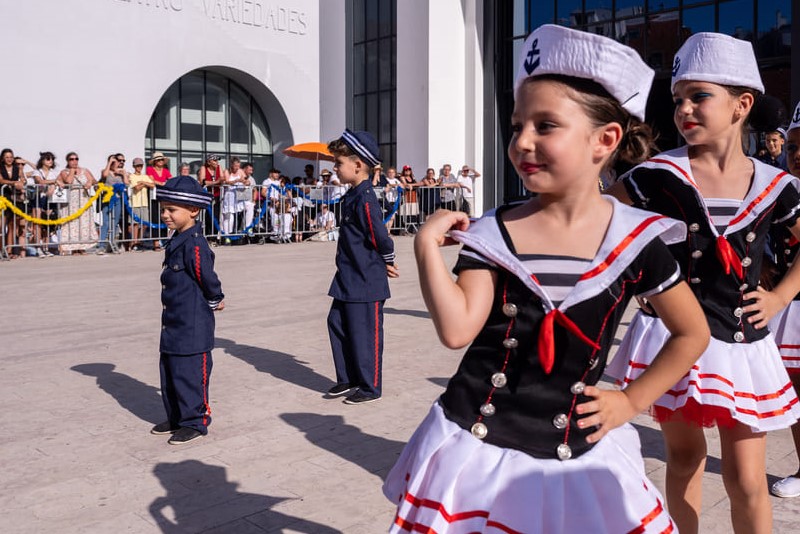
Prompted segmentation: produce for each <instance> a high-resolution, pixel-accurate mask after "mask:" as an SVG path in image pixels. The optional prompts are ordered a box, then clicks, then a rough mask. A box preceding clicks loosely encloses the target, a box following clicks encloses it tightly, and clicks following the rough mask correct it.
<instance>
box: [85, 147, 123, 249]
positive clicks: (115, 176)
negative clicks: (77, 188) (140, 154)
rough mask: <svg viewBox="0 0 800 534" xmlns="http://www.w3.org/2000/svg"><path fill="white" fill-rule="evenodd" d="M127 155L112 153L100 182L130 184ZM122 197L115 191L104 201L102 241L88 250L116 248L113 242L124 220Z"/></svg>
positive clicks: (111, 184)
mask: <svg viewBox="0 0 800 534" xmlns="http://www.w3.org/2000/svg"><path fill="white" fill-rule="evenodd" d="M124 165H125V156H123V155H122V154H112V155H110V156H108V159H107V160H106V167H105V168H104V169H103V170H102V171H101V172H100V182H101V183H104V184H106V185H108V186H111V187H113V186H115V185H116V184H125V186H129V185H130V180H128V173H127V172H126V171H125V167H124ZM122 209H123V206H122V198H121V197H120V196H119V195H118V194H117V193H114V196H113V197H112V198H111V199H110V200H109V201H108V202H103V203H102V217H103V221H102V224H101V226H100V242H99V243H98V244H97V246H95V247H92V248H91V249H88V252H94V253H96V254H105V253H106V252H112V251H114V250H116V248H115V247H114V246H113V242H114V241H115V239H116V235H117V227H118V226H119V224H120V222H122Z"/></svg>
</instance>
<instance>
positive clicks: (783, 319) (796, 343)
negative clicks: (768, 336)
mask: <svg viewBox="0 0 800 534" xmlns="http://www.w3.org/2000/svg"><path fill="white" fill-rule="evenodd" d="M769 330H770V332H772V335H773V336H775V342H776V343H777V344H778V352H780V355H781V360H782V361H783V366H784V367H786V370H787V371H788V372H789V374H790V375H793V374H800V302H798V301H796V300H793V301H792V302H790V303H789V305H788V306H787V307H785V308H784V309H783V310H781V311H780V313H778V314H777V315H776V316H775V317H773V318H772V320H771V321H770V322H769Z"/></svg>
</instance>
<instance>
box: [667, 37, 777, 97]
mask: <svg viewBox="0 0 800 534" xmlns="http://www.w3.org/2000/svg"><path fill="white" fill-rule="evenodd" d="M681 80H691V81H695V82H711V83H716V84H719V85H734V86H739V87H747V88H749V89H755V90H756V91H758V92H760V93H763V92H764V84H763V83H762V82H761V74H760V73H759V72H758V64H757V63H756V56H755V54H754V53H753V45H751V44H750V43H749V42H748V41H742V40H741V39H736V38H735V37H731V36H730V35H724V34H721V33H711V32H700V33H696V34H694V35H692V36H691V37H689V38H688V39H686V42H685V43H683V46H682V47H680V49H679V50H678V52H677V53H676V54H675V60H674V61H673V63H672V85H671V86H670V89H671V90H673V91H674V90H675V84H676V83H678V82H679V81H681Z"/></svg>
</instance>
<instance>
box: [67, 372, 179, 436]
mask: <svg viewBox="0 0 800 534" xmlns="http://www.w3.org/2000/svg"><path fill="white" fill-rule="evenodd" d="M115 367H116V366H115V365H114V364H111V363H82V364H80V365H74V366H72V367H71V369H72V370H73V371H76V372H78V373H81V374H84V375H86V376H93V377H95V378H96V379H97V380H96V381H97V387H99V388H100V389H102V390H103V391H105V392H106V393H108V394H109V395H111V397H113V398H114V399H115V400H116V401H117V402H118V403H119V405H120V406H122V407H123V408H125V409H126V410H128V411H129V412H131V413H132V414H133V415H135V416H136V417H138V418H139V419H141V420H143V421H147V422H149V423H153V424H156V423H160V422H161V421H162V420H163V419H164V404H163V403H162V402H161V395H160V393H159V388H156V387H153V386H151V385H149V384H145V383H144V382H140V381H139V380H137V379H135V378H132V377H130V376H128V375H126V374H124V373H119V372H117V371H115V370H114V368H115Z"/></svg>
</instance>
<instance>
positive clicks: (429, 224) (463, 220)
mask: <svg viewBox="0 0 800 534" xmlns="http://www.w3.org/2000/svg"><path fill="white" fill-rule="evenodd" d="M467 228H469V216H468V215H467V214H466V213H463V212H461V211H449V210H437V211H436V213H434V214H433V215H431V216H430V217H428V219H427V220H426V221H425V224H424V225H422V228H421V229H420V231H419V232H417V237H416V238H414V245H415V248H417V243H419V246H422V245H424V244H426V243H436V245H437V246H439V247H443V246H448V245H454V244H456V242H455V241H453V240H452V239H451V238H450V236H449V235H448V233H449V232H450V231H451V230H462V231H463V230H466V229H467Z"/></svg>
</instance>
